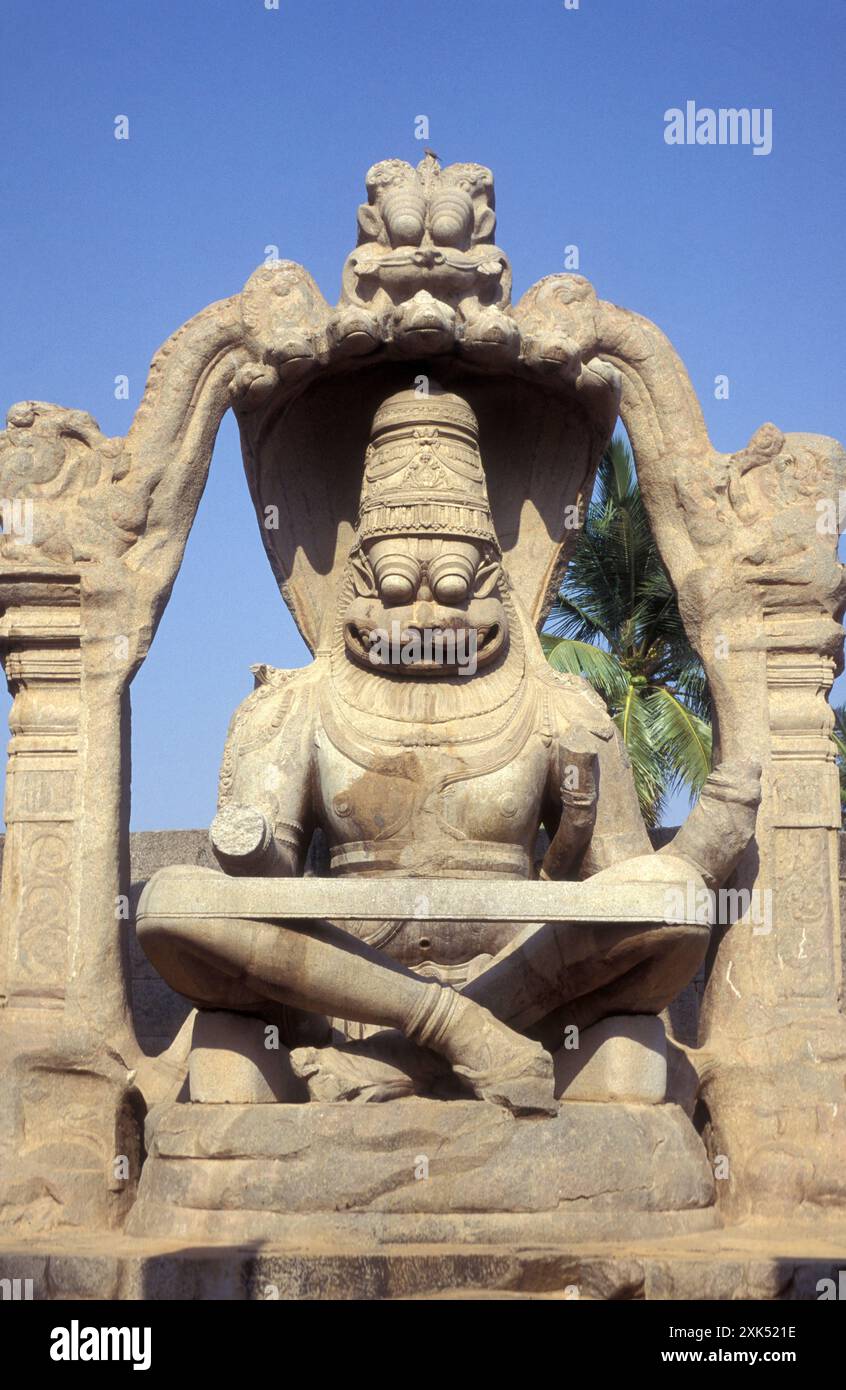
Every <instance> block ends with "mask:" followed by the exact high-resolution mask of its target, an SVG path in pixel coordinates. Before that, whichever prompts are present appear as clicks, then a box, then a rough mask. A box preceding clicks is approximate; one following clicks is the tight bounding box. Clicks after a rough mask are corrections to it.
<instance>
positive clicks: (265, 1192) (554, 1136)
mask: <svg viewBox="0 0 846 1390" xmlns="http://www.w3.org/2000/svg"><path fill="white" fill-rule="evenodd" d="M147 1147H148V1158H147V1162H146V1164H145V1166H144V1171H143V1174H142V1178H141V1184H140V1188H139V1195H138V1201H137V1203H136V1205H135V1207H134V1208H133V1211H132V1213H131V1216H130V1219H129V1225H128V1227H127V1231H128V1234H130V1235H133V1236H167V1237H169V1238H172V1239H173V1238H175V1239H183V1238H184V1239H187V1240H205V1239H206V1238H210V1239H215V1240H221V1239H227V1240H236V1241H251V1240H264V1239H267V1240H270V1239H295V1238H298V1237H300V1236H301V1237H302V1238H304V1239H307V1240H308V1241H314V1240H317V1239H323V1238H324V1237H325V1238H326V1239H327V1240H332V1241H334V1242H340V1243H341V1244H344V1243H352V1244H357V1243H360V1242H365V1243H368V1244H370V1245H371V1246H372V1244H373V1243H374V1242H375V1243H377V1244H379V1243H381V1242H384V1241H391V1242H404V1241H424V1242H429V1243H431V1242H442V1241H451V1242H459V1243H462V1244H468V1243H469V1244H474V1243H485V1244H502V1243H511V1242H515V1241H516V1242H517V1243H519V1244H525V1243H526V1242H530V1243H531V1242H538V1243H541V1244H549V1243H553V1242H555V1241H556V1240H560V1239H564V1238H572V1237H580V1238H581V1237H589V1236H594V1235H595V1236H598V1237H599V1236H602V1235H603V1234H604V1235H605V1236H606V1237H611V1236H615V1235H619V1234H620V1233H621V1232H623V1231H625V1233H626V1235H627V1236H631V1235H633V1234H635V1233H640V1234H667V1233H675V1232H684V1231H692V1230H702V1229H705V1228H707V1227H710V1226H711V1225H712V1224H713V1220H714V1208H713V1205H712V1204H713V1201H714V1183H713V1176H712V1173H711V1170H710V1168H709V1166H708V1163H707V1160H706V1157H705V1153H704V1150H703V1148H702V1144H701V1143H700V1141H699V1138H698V1136H697V1134H696V1132H695V1130H694V1129H693V1127H692V1125H691V1123H690V1121H689V1120H688V1119H687V1117H686V1116H685V1115H684V1113H683V1112H682V1111H681V1110H680V1109H679V1108H678V1107H677V1106H672V1105H666V1106H649V1105H564V1106H562V1107H561V1110H560V1111H559V1114H558V1115H557V1116H556V1117H554V1118H542V1119H519V1120H515V1119H514V1117H513V1116H512V1115H511V1114H510V1113H509V1112H508V1111H506V1110H504V1109H502V1108H501V1107H499V1106H496V1105H490V1104H488V1103H487V1102H484V1101H437V1100H425V1099H421V1098H419V1097H415V1098H409V1099H407V1100H397V1101H390V1102H388V1103H386V1104H382V1105H355V1104H346V1103H340V1104H324V1105H321V1104H317V1103H314V1102H312V1103H311V1104H307V1105H254V1106H249V1105H199V1104H193V1103H189V1104H174V1105H170V1106H167V1107H162V1109H161V1110H159V1111H157V1112H156V1113H155V1115H153V1116H151V1118H150V1120H149V1121H148V1130H147ZM659 1150H660V1152H661V1156H662V1161H661V1163H660V1164H656V1163H655V1162H654V1157H655V1154H656V1152H657V1151H659Z"/></svg>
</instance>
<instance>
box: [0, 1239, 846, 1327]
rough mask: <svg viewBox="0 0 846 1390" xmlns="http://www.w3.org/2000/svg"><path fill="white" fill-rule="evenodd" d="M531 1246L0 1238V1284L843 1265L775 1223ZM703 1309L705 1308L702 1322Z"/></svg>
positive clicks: (693, 1289)
mask: <svg viewBox="0 0 846 1390" xmlns="http://www.w3.org/2000/svg"><path fill="white" fill-rule="evenodd" d="M624 1224H625V1223H621V1231H620V1234H619V1237H618V1239H617V1240H615V1241H614V1242H611V1241H608V1242H592V1243H590V1244H586V1243H584V1244H583V1243H579V1242H574V1241H567V1242H563V1243H561V1244H558V1245H554V1244H551V1243H546V1244H545V1245H543V1246H539V1245H532V1244H527V1243H526V1242H520V1241H515V1243H514V1244H513V1245H512V1246H508V1247H506V1246H499V1247H492V1246H461V1245H440V1246H430V1245H406V1246H391V1245H377V1244H373V1245H371V1246H369V1247H359V1248H356V1249H345V1248H342V1247H337V1246H331V1245H329V1246H327V1245H324V1244H322V1243H321V1242H320V1241H319V1240H318V1239H316V1238H315V1239H312V1240H311V1241H305V1242H297V1243H296V1244H295V1245H284V1246H283V1245H281V1244H279V1245H277V1244H273V1245H270V1246H262V1245H260V1244H258V1243H256V1245H255V1246H253V1247H251V1246H249V1245H247V1244H243V1245H241V1246H238V1245H227V1244H219V1243H218V1244H216V1243H214V1242H213V1241H209V1242H207V1243H206V1244H204V1246H203V1248H200V1249H198V1248H197V1247H196V1246H195V1245H193V1244H192V1243H190V1242H189V1243H187V1244H184V1243H183V1244H180V1242H178V1241H174V1240H166V1239H157V1240H149V1239H148V1240H132V1239H129V1238H127V1237H126V1236H121V1235H117V1234H115V1233H111V1234H108V1235H101V1236H87V1237H86V1236H81V1235H79V1234H78V1233H75V1232H56V1233H55V1234H54V1235H53V1236H50V1237H48V1236H39V1237H36V1238H30V1239H29V1240H28V1241H27V1242H26V1245H25V1246H24V1245H23V1244H22V1243H21V1242H17V1243H15V1242H14V1241H12V1240H9V1239H7V1240H6V1241H5V1242H1V1243H0V1279H22V1280H24V1279H31V1280H32V1286H31V1289H32V1297H33V1298H35V1299H55V1300H60V1299H197V1300H200V1299H237V1300H262V1301H264V1300H268V1299H277V1298H278V1299H310V1300H312V1299H376V1300H380V1299H470V1300H477V1299H650V1300H652V1299H656V1300H660V1299H690V1300H697V1301H700V1300H717V1299H776V1300H793V1299H803V1300H815V1299H818V1298H819V1297H820V1292H821V1290H820V1281H822V1280H826V1279H827V1280H833V1281H834V1285H835V1287H836V1286H837V1282H838V1270H841V1269H843V1268H844V1267H846V1225H844V1223H843V1222H842V1220H841V1221H840V1222H839V1223H835V1222H833V1221H831V1220H828V1219H827V1220H826V1221H825V1222H821V1223H819V1224H817V1225H816V1226H811V1227H808V1226H796V1227H791V1226H785V1224H784V1223H783V1222H781V1221H778V1222H773V1224H772V1225H771V1226H768V1225H766V1224H765V1223H756V1224H754V1225H745V1226H741V1227H738V1228H735V1229H733V1230H711V1231H705V1232H703V1233H702V1234H699V1235H686V1236H678V1237H675V1238H673V1239H666V1238H663V1239H658V1240H636V1239H634V1238H632V1236H631V1235H630V1234H628V1233H627V1232H626V1231H625V1230H624V1229H622V1227H623V1226H624ZM716 1316H717V1315H716V1314H715V1317H716Z"/></svg>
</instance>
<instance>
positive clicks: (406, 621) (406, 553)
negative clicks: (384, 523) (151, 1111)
mask: <svg viewBox="0 0 846 1390" xmlns="http://www.w3.org/2000/svg"><path fill="white" fill-rule="evenodd" d="M351 561H352V566H353V574H354V583H355V591H356V592H355V597H354V598H353V600H352V602H351V603H350V605H349V608H348V610H347V614H346V618H345V622H344V643H345V646H346V650H347V654H348V655H349V656H350V657H351V659H352V660H353V661H356V662H358V663H359V664H360V665H365V666H367V667H368V668H369V669H370V670H372V671H374V672H377V673H378V672H382V673H384V674H389V675H392V676H404V677H406V678H410V679H421V678H423V679H428V678H431V677H437V676H454V675H465V676H468V677H469V676H472V675H474V674H475V673H476V671H477V670H478V669H479V668H480V667H483V666H487V665H489V664H490V663H491V662H492V661H493V660H494V659H495V658H496V657H497V656H499V655H500V653H501V652H502V651H503V650H504V648H505V646H506V644H507V642H508V618H507V615H506V611H505V607H504V605H503V603H502V601H501V599H500V596H499V585H500V582H501V579H502V570H501V567H500V563H499V557H498V556H497V554H496V552H495V550H494V548H493V547H492V546H488V545H483V544H482V543H476V542H474V541H471V540H467V539H466V538H464V537H457V536H455V537H453V536H435V537H426V538H422V537H418V536H391V537H385V538H380V539H378V540H372V541H365V542H364V543H363V545H362V546H361V547H360V548H359V549H358V550H357V551H356V552H354V554H353V556H352V557H351Z"/></svg>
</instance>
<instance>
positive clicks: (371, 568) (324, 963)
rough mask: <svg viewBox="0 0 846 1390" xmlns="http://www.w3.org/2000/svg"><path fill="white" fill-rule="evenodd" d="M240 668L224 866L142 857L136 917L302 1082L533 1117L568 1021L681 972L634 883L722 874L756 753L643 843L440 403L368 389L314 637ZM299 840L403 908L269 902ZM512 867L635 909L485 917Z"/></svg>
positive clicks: (628, 784) (331, 1095)
mask: <svg viewBox="0 0 846 1390" xmlns="http://www.w3.org/2000/svg"><path fill="white" fill-rule="evenodd" d="M254 669H255V671H256V681H257V684H256V689H255V690H254V691H253V692H252V694H250V695H249V696H248V697H247V699H246V700H245V701H244V702H243V704H242V705H241V706H240V707H239V709H238V710H237V711H236V713H235V715H234V717H233V719H232V723H231V726H230V731H229V735H228V739H227V743H226V748H225V752H224V756H223V765H222V770H221V774H220V793H219V809H218V812H217V815H216V817H215V820H214V822H213V823H212V826H211V831H210V838H211V843H212V847H213V850H214V853H215V856H216V858H217V861H218V863H219V865H220V869H221V870H222V875H221V873H220V872H219V871H217V870H211V869H203V868H196V867H195V868H174V869H165V870H162V871H161V872H160V873H158V874H157V875H155V876H154V877H153V879H152V880H151V881H150V883H149V884H148V886H147V888H146V890H145V893H144V895H143V898H142V902H141V905H140V908H139V919H138V934H139V938H140V940H141V943H142V945H143V947H144V950H145V951H146V953H147V955H148V957H149V958H150V960H151V961H152V962H153V964H154V965H155V966H156V967H157V969H158V970H159V971H160V973H161V974H162V975H163V976H164V978H165V979H166V980H167V981H168V982H169V983H170V985H171V986H172V987H173V988H174V989H176V990H177V991H179V992H180V993H182V994H183V995H185V996H187V997H188V998H189V999H190V1000H192V1001H193V1003H194V1004H195V1005H196V1006H197V1007H198V1008H200V1009H203V1010H228V1011H234V1012H236V1013H244V1014H251V1015H255V1016H257V1017H258V1018H263V1019H265V1020H271V1021H275V1022H277V1024H278V1026H279V1027H280V1029H281V1030H282V1033H283V1040H284V1042H285V1045H286V1046H287V1047H288V1048H289V1049H290V1055H291V1064H292V1066H293V1069H294V1071H295V1072H296V1074H297V1075H298V1076H299V1077H300V1078H301V1079H302V1080H303V1081H305V1082H306V1083H307V1085H308V1092H309V1095H310V1097H311V1098H312V1099H313V1100H321V1101H333V1100H337V1101H341V1100H352V1099H356V1100H390V1099H392V1098H395V1097H401V1096H404V1095H409V1094H424V1095H434V1096H443V1097H449V1096H450V1095H465V1096H468V1095H469V1096H471V1097H472V1096H475V1097H478V1098H480V1099H484V1100H488V1101H493V1102H495V1103H497V1104H500V1105H504V1106H507V1107H508V1108H509V1109H511V1110H512V1111H513V1112H514V1113H517V1114H528V1113H544V1112H553V1111H554V1110H555V1109H557V1103H556V1101H555V1100H554V1086H553V1064H552V1056H551V1054H552V1053H554V1051H555V1050H556V1049H557V1048H558V1047H559V1046H560V1045H561V1042H562V1039H563V1038H564V1036H565V1030H566V1029H567V1028H568V1027H571V1026H573V1025H575V1027H576V1028H577V1029H583V1028H586V1027H588V1026H589V1025H591V1024H593V1023H595V1022H597V1021H598V1020H600V1019H602V1018H604V1017H607V1016H609V1015H612V1014H627V1013H628V1014H657V1013H658V1012H660V1011H661V1010H662V1009H664V1008H665V1007H666V1006H667V1005H668V1004H669V1002H670V1001H671V1000H672V999H673V998H674V997H675V996H676V994H677V993H678V992H679V990H680V989H682V988H683V987H684V986H685V985H686V984H687V983H688V982H689V981H690V980H691V979H692V978H693V976H694V975H695V973H696V971H697V970H698V968H699V967H700V965H701V964H702V961H703V959H704V956H705V952H706V949H707V946H708V941H709V936H710V927H709V924H708V921H707V920H698V919H697V920H684V921H673V920H671V917H670V915H669V914H668V920H666V921H655V920H652V921H644V920H643V919H641V920H638V913H637V911H636V908H637V902H638V888H639V885H641V886H642V885H644V884H649V883H650V882H652V883H655V882H659V883H669V884H676V885H690V884H692V885H694V887H696V888H699V889H701V888H702V887H703V886H704V887H705V888H708V889H712V890H713V889H714V888H716V887H719V886H720V885H721V884H722V883H723V882H724V881H725V880H726V878H727V877H728V876H729V875H730V874H731V872H732V870H733V869H734V867H735V865H736V864H737V862H738V859H739V857H740V855H741V854H742V853H743V851H744V849H745V848H746V846H747V844H748V842H749V840H750V838H751V836H752V834H753V831H754V826H755V815H756V807H757V803H758V799H759V770H758V768H757V767H756V766H755V765H753V764H751V763H735V764H732V765H729V764H723V765H722V766H720V767H718V768H717V769H716V770H715V771H714V772H713V773H712V774H711V776H710V778H709V779H708V781H707V783H706V785H705V787H704V789H703V792H702V795H701V797H700V799H699V802H698V804H697V806H696V807H695V809H694V810H693V812H692V813H691V815H690V816H689V817H688V820H687V822H686V823H685V824H684V825H683V826H682V828H681V829H680V830H679V831H678V833H677V834H676V836H675V839H674V840H673V841H672V842H671V843H670V844H669V845H668V846H667V847H666V849H665V850H662V851H661V852H660V853H654V852H653V850H652V847H651V843H650V840H649V837H648V835H647V832H646V829H645V827H644V823H643V819H642V817H641V815H640V812H639V808H638V801H637V795H636V791H635V786H634V781H633V776H632V771H631V767H630V765H629V761H628V758H627V755H626V753H625V750H624V747H623V744H622V741H621V738H620V735H619V733H618V731H617V729H616V726H615V724H614V722H613V721H612V719H611V717H610V715H609V713H608V711H607V709H606V706H605V704H604V702H603V701H602V699H601V698H600V697H599V696H598V695H597V694H596V693H595V692H594V691H593V690H592V689H591V687H590V686H589V685H588V683H587V682H586V681H585V680H583V679H581V678H580V677H577V676H571V675H561V674H558V673H557V672H555V671H554V670H553V669H551V667H550V666H549V664H548V663H547V661H546V660H545V658H544V655H543V652H542V649H541V644H540V640H539V637H538V634H537V632H536V631H535V629H534V627H533V626H532V624H531V622H530V621H529V619H528V617H527V615H526V613H525V611H524V610H523V608H522V606H521V603H520V601H519V598H518V596H517V595H516V594H515V592H514V591H513V589H512V587H511V585H510V583H509V579H508V575H507V573H506V571H505V569H504V567H503V557H502V551H501V548H500V544H499V541H498V539H497V534H496V531H495V529H494V523H493V520H492V515H491V509H490V505H489V501H488V492H487V483H486V477H485V472H484V469H483V464H482V458H481V454H480V449H479V440H478V425H477V421H476V418H475V415H474V413H473V411H472V410H471V409H470V407H469V405H468V404H467V403H466V401H465V400H464V399H462V398H461V397H460V396H458V395H456V394H452V393H449V392H446V391H443V390H441V389H440V388H438V387H436V386H435V385H434V384H431V385H430V389H429V393H428V394H427V395H421V394H418V393H417V392H416V391H414V390H406V391H401V392H399V393H398V394H394V395H391V396H389V398H388V399H386V400H385V401H384V402H383V403H382V405H381V406H380V408H379V409H378V410H377V412H376V415H375V418H374V420H373V425H372V430H371V436H370V443H369V445H368V447H367V451H366V456H365V462H364V477H363V484H362V489H361V501H360V509H359V515H358V521H357V527H356V532H355V536H354V540H353V543H352V545H351V548H350V551H349V555H348V557H347V560H346V565H345V568H344V571H343V574H342V575H341V577H340V583H339V589H338V599H337V613H336V620H335V624H334V632H333V636H332V640H331V644H328V645H327V647H326V649H318V651H317V653H316V657H315V660H314V661H313V663H312V664H311V665H309V666H307V667H305V668H303V669H301V670H290V671H283V670H276V669H273V668H269V667H266V666H260V667H257V668H254ZM313 843H314V844H317V843H319V844H321V845H322V846H323V848H324V850H325V853H326V854H327V855H328V869H327V871H328V875H329V877H330V878H333V879H337V880H349V879H359V878H363V879H365V880H368V881H369V880H372V881H373V883H372V903H373V907H374V910H375V912H376V913H379V908H380V884H382V883H384V882H385V881H386V880H388V879H398V880H402V881H407V910H405V911H403V910H402V909H401V911H400V914H399V915H397V914H396V903H397V894H396V892H394V893H392V895H391V898H390V901H391V903H392V904H393V908H392V911H391V912H390V913H384V912H383V915H382V916H381V917H377V916H371V917H369V918H367V920H362V921H360V922H357V921H355V920H351V919H350V918H345V919H344V920H343V921H341V920H340V919H336V920H333V919H332V917H331V911H329V912H328V915H327V917H326V918H325V919H318V918H316V917H315V916H314V914H311V915H310V916H309V917H308V918H305V917H301V918H298V917H297V915H296V909H295V906H294V907H292V906H291V905H292V904H296V896H295V895H294V896H292V892H291V889H290V888H289V886H288V885H282V886H281V887H280V889H279V893H280V896H279V899H278V910H274V898H273V891H274V890H273V881H274V880H277V881H278V880H290V879H300V881H301V883H302V882H304V880H303V875H304V872H305V871H306V870H307V867H309V866H307V859H309V865H310V863H311V859H313V857H314V854H313V851H312V855H311V858H309V851H310V847H311V846H312V845H313ZM223 875H225V876H227V883H226V884H225V885H224V887H226V902H227V904H230V907H229V908H227V910H226V911H225V912H224V911H222V910H221V908H220V903H221V902H222V901H223V899H222V897H221V893H220V891H219V889H220V885H221V880H222V878H223ZM532 879H534V880H538V879H540V880H543V881H546V882H547V883H549V884H550V885H553V884H555V883H560V884H562V888H561V889H560V890H557V889H555V888H553V887H552V886H550V889H549V892H550V893H554V892H556V891H561V892H564V891H565V889H564V885H566V884H567V883H569V884H573V883H579V882H584V881H588V880H589V881H590V882H591V883H592V884H593V885H594V886H595V887H596V888H597V889H598V888H600V887H603V886H605V885H607V891H608V892H609V893H610V894H612V895H613V894H614V893H615V892H616V896H615V897H614V902H615V903H619V901H620V892H619V890H620V889H621V888H627V889H628V891H629V896H628V899H627V901H629V902H630V904H631V907H632V911H631V912H630V913H628V914H626V913H621V912H620V911H615V912H611V913H609V914H608V916H607V917H606V918H603V919H596V920H584V921H538V922H531V923H528V924H527V923H526V922H525V920H523V921H521V922H512V921H507V920H501V917H502V914H501V913H498V912H494V911H492V910H491V909H492V907H493V905H494V904H495V903H496V899H497V894H498V892H501V891H502V885H504V884H505V883H506V882H509V881H510V882H514V881H517V882H524V883H525V882H527V881H529V880H532ZM433 880H449V881H451V882H454V883H455V884H456V885H457V886H456V890H455V895H456V904H457V907H458V905H459V904H460V905H461V910H460V911H458V910H456V918H455V920H454V921H447V920H443V918H442V917H438V918H437V920H430V919H429V918H428V917H427V914H426V912H425V910H422V911H421V910H420V908H419V904H418V899H419V897H420V895H421V893H423V895H424V900H425V882H426V881H433ZM257 884H260V885H261V886H262V892H261V894H259V895H258V896H257V894H256V885H257ZM282 887H284V888H285V889H286V892H285V893H284V894H283V893H282V891H281V889H282ZM395 887H396V886H395ZM399 901H400V902H403V901H404V899H403V898H400V899H399ZM257 903H259V904H260V907H259V908H257V907H256V904H257ZM231 904H235V907H234V909H233V908H232V907H231ZM468 904H473V907H472V908H468Z"/></svg>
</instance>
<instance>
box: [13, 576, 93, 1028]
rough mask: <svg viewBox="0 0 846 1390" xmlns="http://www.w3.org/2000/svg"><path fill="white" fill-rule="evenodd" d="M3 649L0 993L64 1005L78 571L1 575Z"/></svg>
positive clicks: (27, 1004) (71, 895) (75, 744)
mask: <svg viewBox="0 0 846 1390" xmlns="http://www.w3.org/2000/svg"><path fill="white" fill-rule="evenodd" d="M0 604H2V606H3V609H4V612H3V617H2V618H1V619H0V651H2V658H3V664H4V666H5V669H6V679H7V682H8V685H9V690H10V692H11V694H12V697H13V702H12V709H11V713H10V716H9V723H10V727H11V730H12V739H11V743H10V745H9V762H8V770H7V777H6V803H5V820H6V847H5V855H4V865H3V881H2V889H0V972H2V973H1V974H0V999H1V1000H2V1002H3V1003H5V1004H6V1006H7V1007H9V1008H10V1009H21V1008H25V1009H53V1010H55V1009H61V1008H62V1006H63V1003H64V999H65V993H66V981H67V971H68V964H69V956H70V941H71V939H72V935H73V928H74V926H75V923H73V922H72V921H71V916H72V914H73V912H74V908H75V906H76V905H77V904H78V893H77V892H76V891H75V884H74V881H73V880H74V875H75V873H76V871H77V868H78V865H76V864H75V862H74V852H73V851H74V845H73V838H74V836H73V832H74V822H75V819H76V816H77V811H78V804H79V713H80V675H81V662H80V609H79V581H78V576H76V575H72V574H70V575H62V574H51V573H49V572H47V573H45V574H43V575H40V576H34V577H32V578H29V579H26V580H23V581H22V580H21V579H20V578H18V577H17V576H14V575H9V573H8V572H7V573H5V574H2V573H0Z"/></svg>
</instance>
